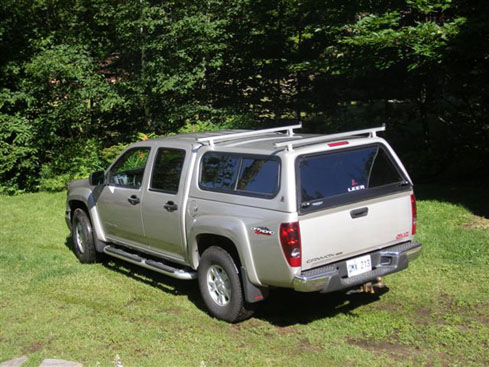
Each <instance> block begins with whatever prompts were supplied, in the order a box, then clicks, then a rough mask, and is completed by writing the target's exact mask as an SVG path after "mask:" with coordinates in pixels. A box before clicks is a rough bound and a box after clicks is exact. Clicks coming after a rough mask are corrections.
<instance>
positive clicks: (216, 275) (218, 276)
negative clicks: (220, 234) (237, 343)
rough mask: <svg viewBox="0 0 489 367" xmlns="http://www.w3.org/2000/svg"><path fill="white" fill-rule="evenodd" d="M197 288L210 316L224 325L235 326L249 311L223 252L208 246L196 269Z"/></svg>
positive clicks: (230, 260)
mask: <svg viewBox="0 0 489 367" xmlns="http://www.w3.org/2000/svg"><path fill="white" fill-rule="evenodd" d="M198 279H199V288H200V293H201V295H202V299H203V300H204V303H205V305H206V306H207V308H208V310H209V311H210V313H211V314H212V315H213V316H214V317H216V318H218V319H220V320H224V321H228V322H238V321H241V320H244V319H246V318H248V317H250V316H251V315H252V314H253V310H252V309H251V307H250V305H249V304H247V303H246V302H245V300H244V296H243V287H242V285H241V281H240V279H239V273H238V268H237V267H236V264H235V262H234V260H233V258H232V256H231V255H230V254H229V253H228V252H227V251H225V250H224V249H222V248H220V247H217V246H212V247H209V248H208V249H207V250H205V251H204V253H203V255H202V258H201V259H200V264H199V269H198Z"/></svg>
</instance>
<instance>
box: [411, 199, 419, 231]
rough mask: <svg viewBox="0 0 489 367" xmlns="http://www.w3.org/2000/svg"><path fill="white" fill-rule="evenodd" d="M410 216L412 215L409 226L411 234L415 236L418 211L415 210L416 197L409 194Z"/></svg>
mask: <svg viewBox="0 0 489 367" xmlns="http://www.w3.org/2000/svg"><path fill="white" fill-rule="evenodd" d="M411 214H412V226H411V234H413V235H415V234H416V218H417V216H418V211H417V209H416V197H415V196H414V194H411Z"/></svg>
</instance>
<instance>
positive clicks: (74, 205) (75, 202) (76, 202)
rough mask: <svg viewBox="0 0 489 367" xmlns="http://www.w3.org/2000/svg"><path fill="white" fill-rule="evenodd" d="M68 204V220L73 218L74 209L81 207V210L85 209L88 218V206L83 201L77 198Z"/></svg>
mask: <svg viewBox="0 0 489 367" xmlns="http://www.w3.org/2000/svg"><path fill="white" fill-rule="evenodd" d="M69 205H70V221H71V220H72V219H73V213H74V211H75V210H76V209H82V210H83V211H85V213H87V215H88V217H89V218H90V214H89V212H88V208H87V206H86V205H85V203H84V202H82V201H79V200H72V201H70V202H69Z"/></svg>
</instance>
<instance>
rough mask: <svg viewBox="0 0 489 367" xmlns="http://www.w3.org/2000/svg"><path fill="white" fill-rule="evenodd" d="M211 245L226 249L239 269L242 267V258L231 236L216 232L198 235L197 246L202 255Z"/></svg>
mask: <svg viewBox="0 0 489 367" xmlns="http://www.w3.org/2000/svg"><path fill="white" fill-rule="evenodd" d="M211 246H217V247H221V248H222V249H224V250H226V251H227V252H228V253H229V254H230V255H231V257H232V258H233V260H234V262H235V264H236V266H237V267H238V269H239V268H240V267H241V259H240V258H239V253H238V250H237V249H236V245H235V244H234V242H233V241H231V240H230V239H229V238H227V237H224V236H219V235H216V234H201V235H199V236H198V237H197V248H198V251H199V255H200V256H202V254H203V253H204V251H205V250H207V249H208V248H209V247H211Z"/></svg>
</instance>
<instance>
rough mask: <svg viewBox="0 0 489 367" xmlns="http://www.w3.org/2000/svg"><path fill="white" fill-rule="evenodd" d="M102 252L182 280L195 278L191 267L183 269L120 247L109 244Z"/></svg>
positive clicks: (195, 275) (194, 272)
mask: <svg viewBox="0 0 489 367" xmlns="http://www.w3.org/2000/svg"><path fill="white" fill-rule="evenodd" d="M104 253H106V254H107V255H110V256H113V257H116V258H118V259H121V260H124V261H127V262H130V263H131V264H135V265H139V266H142V267H143V268H146V269H150V270H153V271H157V272H158V273H162V274H165V275H168V276H170V277H172V278H177V279H183V280H190V279H197V272H196V271H195V270H191V269H187V270H185V269H181V268H175V267H173V266H171V265H168V264H165V263H163V262H159V261H154V260H151V259H145V258H144V257H142V256H140V255H137V254H133V253H131V252H127V251H124V250H122V249H120V248H117V247H113V246H110V245H108V246H105V247H104Z"/></svg>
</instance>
